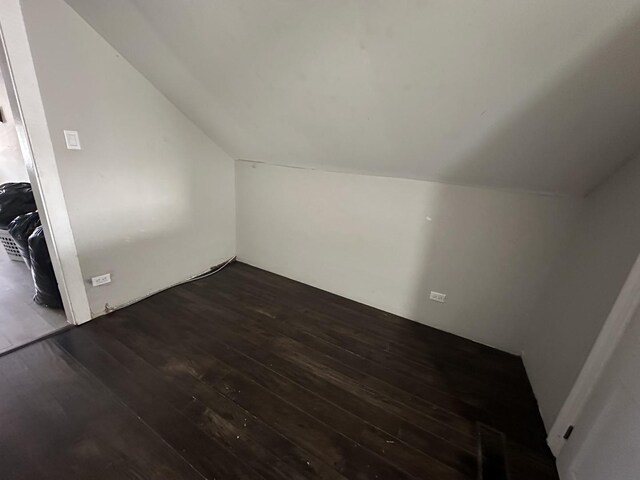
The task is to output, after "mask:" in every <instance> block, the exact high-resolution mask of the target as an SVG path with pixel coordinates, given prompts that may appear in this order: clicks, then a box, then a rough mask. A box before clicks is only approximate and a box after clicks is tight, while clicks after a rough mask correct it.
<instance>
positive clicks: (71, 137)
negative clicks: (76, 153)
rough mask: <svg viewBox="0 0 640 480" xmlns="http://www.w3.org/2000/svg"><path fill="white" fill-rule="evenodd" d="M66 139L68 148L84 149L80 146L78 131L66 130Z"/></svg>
mask: <svg viewBox="0 0 640 480" xmlns="http://www.w3.org/2000/svg"><path fill="white" fill-rule="evenodd" d="M64 141H65V142H67V150H82V149H81V148H80V135H78V132H76V131H73V130H65V131H64Z"/></svg>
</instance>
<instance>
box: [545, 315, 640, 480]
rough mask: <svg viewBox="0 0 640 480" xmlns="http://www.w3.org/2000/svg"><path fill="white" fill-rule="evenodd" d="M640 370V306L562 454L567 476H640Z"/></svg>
mask: <svg viewBox="0 0 640 480" xmlns="http://www.w3.org/2000/svg"><path fill="white" fill-rule="evenodd" d="M639 370H640V311H636V313H635V316H634V318H633V320H632V321H631V323H630V324H629V326H628V327H627V329H626V330H625V332H624V335H623V336H622V340H621V342H620V344H619V345H618V348H617V349H616V352H615V353H614V355H613V357H612V358H611V359H610V360H609V362H608V364H607V366H606V368H605V370H604V371H603V373H602V375H601V377H600V380H599V381H598V383H597V385H596V387H595V389H594V391H593V394H592V396H591V397H590V399H589V402H588V403H587V404H586V406H585V408H584V410H583V412H582V415H581V416H580V417H579V418H578V421H577V422H576V424H575V425H576V427H575V430H574V432H573V434H572V435H571V437H570V438H569V440H568V441H567V443H566V445H565V446H564V448H563V449H562V451H561V453H560V456H559V457H558V470H559V473H560V477H561V478H562V479H563V480H604V479H606V480H632V479H636V478H638V472H640V376H638V371H639Z"/></svg>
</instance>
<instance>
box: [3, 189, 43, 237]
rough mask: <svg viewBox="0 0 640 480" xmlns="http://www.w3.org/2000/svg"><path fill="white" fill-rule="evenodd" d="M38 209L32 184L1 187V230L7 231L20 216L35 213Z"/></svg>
mask: <svg viewBox="0 0 640 480" xmlns="http://www.w3.org/2000/svg"><path fill="white" fill-rule="evenodd" d="M36 208H37V207H36V200H35V198H33V190H32V189H31V184H30V183H3V184H2V185H0V228H2V229H4V230H6V229H7V227H8V226H9V224H10V223H11V222H12V221H13V219H14V218H16V217H17V216H18V215H24V214H25V213H29V212H33V211H35V210H36Z"/></svg>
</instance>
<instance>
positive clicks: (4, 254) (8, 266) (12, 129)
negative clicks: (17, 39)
mask: <svg viewBox="0 0 640 480" xmlns="http://www.w3.org/2000/svg"><path fill="white" fill-rule="evenodd" d="M0 73H1V75H0V185H2V186H4V188H0V203H2V202H4V203H2V206H3V207H4V208H3V209H0V213H2V215H0V217H2V219H1V220H2V222H1V223H0V240H1V242H0V355H2V354H4V353H7V352H9V351H12V350H14V349H16V348H19V347H21V346H23V345H25V344H28V343H31V342H33V341H35V340H38V339H40V338H43V337H45V336H48V335H51V334H52V333H54V332H57V331H59V330H61V329H64V328H66V327H67V326H68V325H69V323H68V322H67V316H66V315H65V311H64V308H63V307H62V303H61V301H60V302H57V304H55V305H54V304H53V303H55V302H43V301H42V300H43V296H42V295H41V294H39V295H35V293H36V288H35V281H34V275H33V271H34V269H39V270H36V271H37V273H38V275H39V279H40V280H39V281H40V283H39V284H40V286H42V275H43V273H44V270H43V269H47V267H48V271H49V272H48V273H50V275H49V277H48V278H49V280H50V282H49V283H50V285H51V286H52V288H53V289H54V290H56V285H57V283H58V282H57V280H56V276H55V273H54V272H53V268H52V265H51V263H50V262H49V264H46V262H39V263H38V266H37V267H36V266H35V265H30V264H31V261H30V257H29V248H28V244H29V242H28V241H27V242H25V243H24V246H26V247H27V248H26V250H25V248H24V247H23V249H22V251H21V249H20V248H18V245H19V244H20V243H18V244H16V240H15V239H14V238H13V237H12V235H11V234H10V232H11V233H14V234H15V232H16V230H17V229H13V228H12V229H10V227H9V225H11V226H14V225H17V223H15V222H14V223H9V222H12V221H13V220H14V219H16V222H18V221H19V220H20V219H24V218H26V217H28V218H29V219H30V227H31V228H30V230H29V229H23V230H22V233H23V234H24V235H25V236H26V237H25V238H26V239H27V240H28V239H29V235H31V233H35V234H36V235H39V237H38V239H37V240H35V241H34V242H32V243H33V246H35V244H36V242H38V241H39V242H40V245H41V246H42V247H44V249H41V250H40V252H44V256H45V257H46V256H47V255H46V254H47V251H48V250H49V249H47V248H46V244H45V243H46V242H45V239H44V232H43V231H41V230H38V229H36V227H37V226H38V225H39V223H40V222H39V221H38V220H37V217H38V210H39V209H38V208H37V205H42V199H41V198H39V197H38V198H36V195H38V193H37V192H36V189H32V188H31V183H30V175H29V171H28V168H27V164H26V162H25V157H24V152H23V148H21V145H20V140H19V136H18V130H17V124H18V123H19V122H20V119H19V116H20V112H19V109H18V108H16V106H17V101H16V100H17V98H16V95H15V91H14V90H13V82H12V81H11V75H10V72H9V64H8V62H7V59H6V56H5V51H4V43H3V42H0ZM7 192H9V193H7ZM7 198H10V199H11V200H7ZM18 198H19V199H20V200H19V201H16V199H18ZM22 199H26V200H24V201H22ZM10 201H11V202H12V203H11V205H12V206H9V205H10V204H9V202H10ZM14 215H15V216H14ZM9 217H14V219H9ZM33 230H36V231H35V232H34V231H33ZM41 291H42V290H41ZM35 300H38V302H36V301H35Z"/></svg>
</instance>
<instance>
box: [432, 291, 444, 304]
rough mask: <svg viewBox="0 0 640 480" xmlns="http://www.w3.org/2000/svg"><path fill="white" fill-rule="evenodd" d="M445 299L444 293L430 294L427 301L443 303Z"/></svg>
mask: <svg viewBox="0 0 640 480" xmlns="http://www.w3.org/2000/svg"><path fill="white" fill-rule="evenodd" d="M446 299H447V294H446V293H438V292H431V294H430V295H429V300H433V301H434V302H440V303H444V302H445V300H446Z"/></svg>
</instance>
